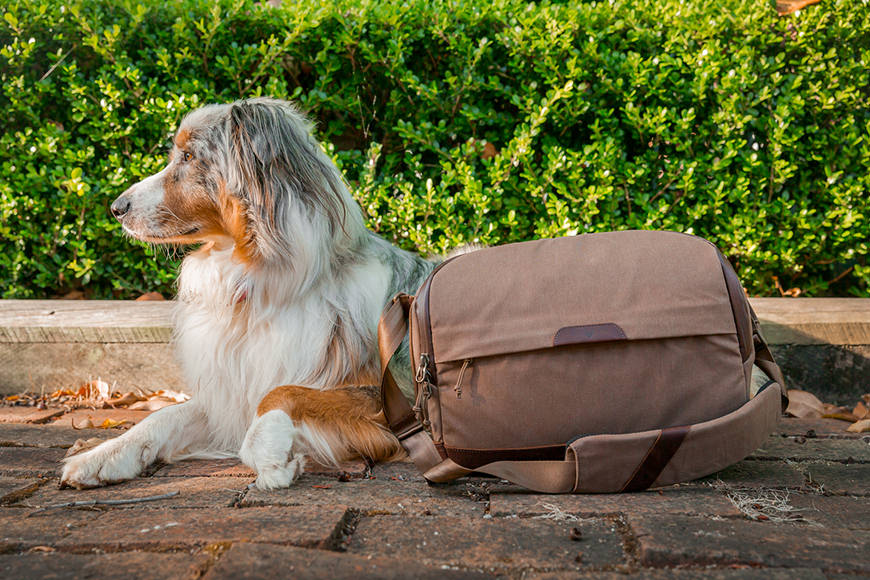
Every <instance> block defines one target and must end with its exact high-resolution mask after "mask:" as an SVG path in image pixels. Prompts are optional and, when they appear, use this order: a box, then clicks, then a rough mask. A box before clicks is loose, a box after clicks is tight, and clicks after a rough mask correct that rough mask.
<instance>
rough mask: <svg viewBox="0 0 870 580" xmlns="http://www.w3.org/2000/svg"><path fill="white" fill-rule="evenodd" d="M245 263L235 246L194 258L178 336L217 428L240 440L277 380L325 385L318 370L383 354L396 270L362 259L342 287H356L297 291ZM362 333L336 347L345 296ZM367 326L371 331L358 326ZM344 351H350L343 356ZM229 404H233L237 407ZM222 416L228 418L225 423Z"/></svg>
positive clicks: (191, 381)
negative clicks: (382, 323)
mask: <svg viewBox="0 0 870 580" xmlns="http://www.w3.org/2000/svg"><path fill="white" fill-rule="evenodd" d="M282 275H283V276H284V277H285V278H286V276H287V275H288V273H287V272H283V273H278V274H276V275H274V276H272V277H270V276H269V275H268V274H264V273H262V272H259V273H257V274H255V275H253V276H252V275H251V274H250V273H247V274H246V272H245V270H244V267H243V266H242V265H240V264H238V263H236V262H235V261H234V260H233V259H232V257H231V253H230V252H228V251H224V252H220V251H215V250H212V251H211V252H209V253H205V252H203V253H201V254H194V255H191V256H189V257H188V258H186V259H185V261H184V264H183V266H182V271H181V275H180V277H179V296H178V307H177V310H176V316H175V346H176V350H177V355H178V358H179V359H180V361H181V364H182V367H183V369H184V372H185V375H186V378H187V381H188V385H189V387H190V389H191V390H192V391H193V392H194V393H195V395H196V397H197V398H199V400H200V402H201V403H205V404H206V405H207V406H208V407H209V408H210V411H209V412H207V415H208V416H209V420H210V422H214V423H215V424H214V430H215V431H220V432H225V433H226V435H227V436H229V437H230V438H231V439H232V440H236V439H239V441H240V438H241V437H243V436H244V432H245V428H246V426H247V425H249V424H250V421H251V420H252V419H253V417H254V415H255V412H256V409H257V405H258V404H259V402H260V400H262V398H263V397H264V396H265V395H266V393H268V392H269V391H271V390H272V389H274V388H275V387H276V386H280V385H301V386H308V387H312V388H323V387H326V386H330V385H325V384H318V383H319V380H318V377H323V376H324V374H325V373H333V374H335V373H338V374H340V373H341V369H338V370H336V369H330V368H328V367H329V366H330V365H333V366H340V365H342V364H344V365H347V364H349V361H351V360H354V361H356V363H357V364H359V363H367V362H369V361H370V360H376V357H375V356H374V355H375V352H374V348H375V343H376V340H375V332H376V328H377V318H378V315H379V313H380V308H381V305H382V304H383V301H384V300H385V295H386V292H387V288H386V284H387V279H388V273H387V272H386V271H385V270H384V268H383V266H380V265H379V264H376V263H371V264H368V265H365V264H364V265H361V266H360V267H359V268H358V271H356V272H355V273H354V275H353V276H349V277H348V278H347V279H346V280H344V284H342V286H341V288H337V289H336V290H341V289H346V290H349V291H346V292H341V291H337V292H335V293H333V294H330V293H329V292H322V291H318V292H310V293H308V294H306V295H303V296H302V297H299V296H296V297H292V294H289V293H288V288H287V286H288V285H287V281H286V280H285V279H281V276H282ZM347 296H353V297H355V298H356V301H355V302H345V303H344V304H340V306H341V311H342V312H345V313H347V318H345V319H342V321H341V324H343V325H346V326H350V325H354V326H355V327H356V329H357V331H356V332H354V333H351V334H352V335H353V336H359V335H360V334H362V335H365V336H361V337H360V338H359V339H358V340H356V341H351V342H350V343H348V344H344V343H342V345H341V348H342V349H343V350H352V351H354V352H351V353H347V352H335V351H336V319H335V313H336V301H338V302H342V301H346V299H347V298H346V297H347ZM359 328H362V329H363V332H359V331H358V329H359ZM341 357H344V362H342V360H340V359H341ZM227 407H230V408H231V410H228V409H227ZM218 422H222V424H218Z"/></svg>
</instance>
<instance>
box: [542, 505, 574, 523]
mask: <svg viewBox="0 0 870 580" xmlns="http://www.w3.org/2000/svg"><path fill="white" fill-rule="evenodd" d="M541 507H543V508H544V509H545V510H547V513H545V514H542V515H539V516H535V517H534V519H536V520H553V521H556V522H579V521H582V518H580V517H578V516H576V515H574V514H571V513H568V512H566V511H565V510H563V509H562V508H560V507H559V506H557V505H553V504H551V503H545V504H542V506H541Z"/></svg>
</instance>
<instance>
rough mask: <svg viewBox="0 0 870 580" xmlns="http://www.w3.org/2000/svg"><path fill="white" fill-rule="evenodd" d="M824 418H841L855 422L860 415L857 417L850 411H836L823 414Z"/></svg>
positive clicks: (841, 419)
mask: <svg viewBox="0 0 870 580" xmlns="http://www.w3.org/2000/svg"><path fill="white" fill-rule="evenodd" d="M822 419H839V420H840V421H848V422H849V423H854V422H855V421H857V420H858V417H856V416H855V415H853V414H852V413H850V412H849V411H834V412H833V413H825V414H823V415H822Z"/></svg>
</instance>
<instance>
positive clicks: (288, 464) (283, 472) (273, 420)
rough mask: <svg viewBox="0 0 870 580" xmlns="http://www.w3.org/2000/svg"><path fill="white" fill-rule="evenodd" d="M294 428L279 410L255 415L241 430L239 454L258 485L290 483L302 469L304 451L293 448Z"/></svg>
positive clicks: (288, 418) (275, 487) (276, 486)
mask: <svg viewBox="0 0 870 580" xmlns="http://www.w3.org/2000/svg"><path fill="white" fill-rule="evenodd" d="M297 434H298V429H297V428H296V426H295V425H294V424H293V421H292V420H291V419H290V417H288V416H287V414H286V413H284V412H283V411H278V410H274V411H269V412H268V413H265V414H264V415H262V416H260V417H257V418H256V419H255V420H254V422H253V423H252V424H251V426H250V428H248V432H247V433H246V434H245V441H244V442H243V443H242V448H241V449H240V450H239V458H240V459H241V460H242V462H243V463H244V464H245V465H247V466H248V467H251V468H253V469H254V470H255V471H256V472H257V481H256V482H255V485H256V486H257V488H259V489H280V488H284V487H290V485H292V484H293V482H294V481H296V480H297V479H298V478H299V476H300V475H301V474H302V472H303V471H304V470H305V455H304V454H303V453H299V452H298V450H297V449H294V445H295V444H296V443H297Z"/></svg>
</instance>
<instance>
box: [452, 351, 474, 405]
mask: <svg viewBox="0 0 870 580" xmlns="http://www.w3.org/2000/svg"><path fill="white" fill-rule="evenodd" d="M471 363H472V359H470V358H467V359H465V360H464V361H462V368H461V369H459V377H457V379H456V384H455V385H454V386H453V390H454V391H455V392H456V398H457V399H461V398H462V377H464V376H465V370H466V369H467V368H468V365H470V364H471Z"/></svg>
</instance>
